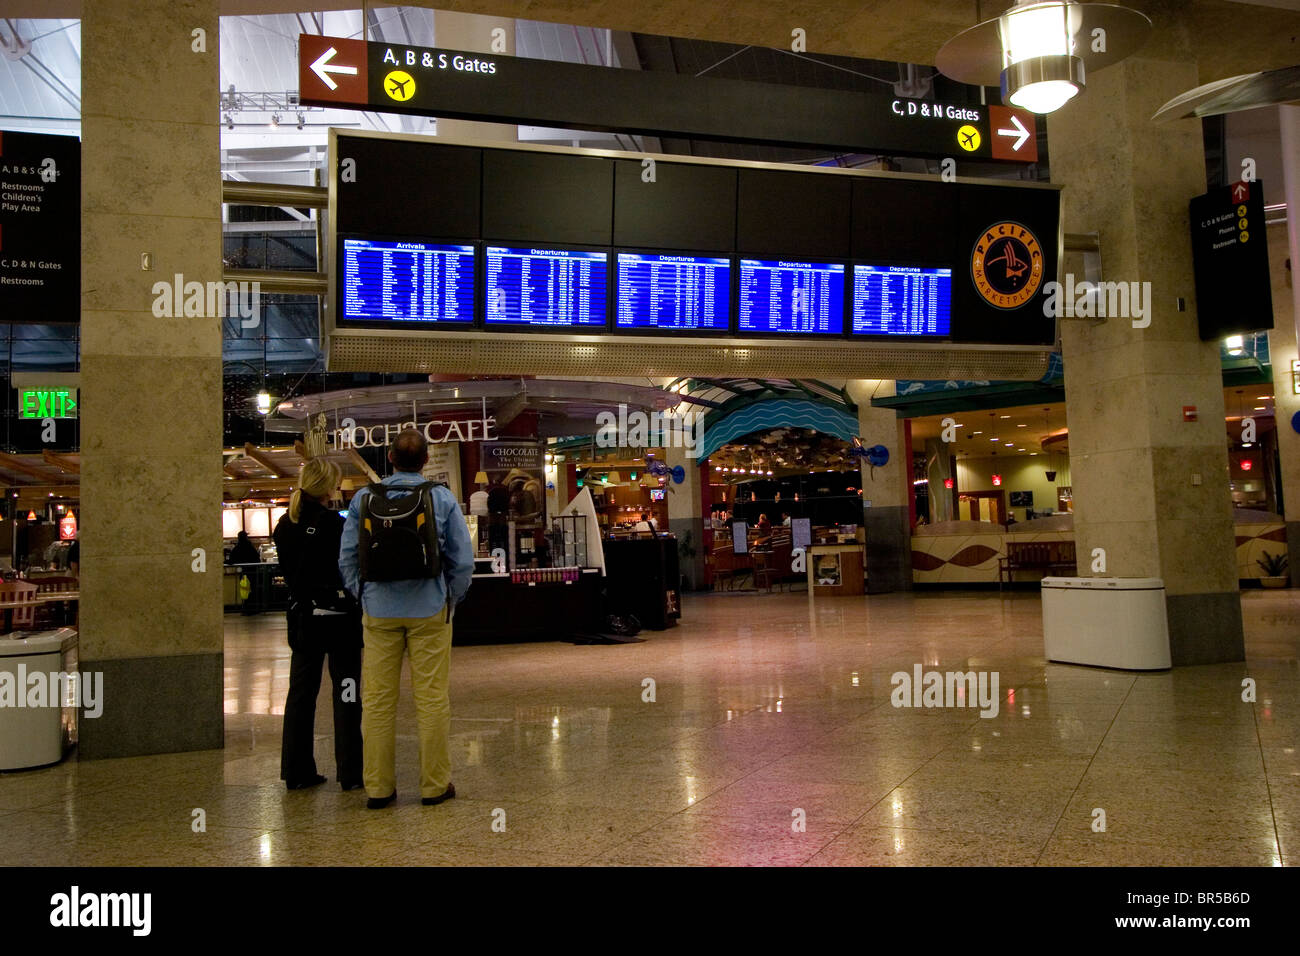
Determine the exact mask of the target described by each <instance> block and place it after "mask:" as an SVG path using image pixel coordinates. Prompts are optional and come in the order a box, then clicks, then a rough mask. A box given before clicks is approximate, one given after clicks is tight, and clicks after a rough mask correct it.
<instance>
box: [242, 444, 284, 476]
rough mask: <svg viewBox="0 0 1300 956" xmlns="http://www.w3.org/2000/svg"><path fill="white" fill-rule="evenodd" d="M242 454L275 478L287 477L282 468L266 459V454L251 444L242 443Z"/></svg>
mask: <svg viewBox="0 0 1300 956" xmlns="http://www.w3.org/2000/svg"><path fill="white" fill-rule="evenodd" d="M244 454H245V455H247V456H248V457H249V458H251V459H253V461H255V462H257V463H258V464H259V465H261V466H262V467H263V468H265V469H266V470H267V471H269V472H270V473H271V474H273V475H274V476H275V477H277V478H287V477H289V476H288V475H286V474H285V472H284V469H283V468H281V467H280V466H279V465H277V464H276V463H275V462H274V461H272V460H271V459H270V458H268V457H267V456H266V454H264V453H263V452H262V451H261V450H260V449H259V448H258V447H257V446H256V445H254V444H253V443H252V442H244Z"/></svg>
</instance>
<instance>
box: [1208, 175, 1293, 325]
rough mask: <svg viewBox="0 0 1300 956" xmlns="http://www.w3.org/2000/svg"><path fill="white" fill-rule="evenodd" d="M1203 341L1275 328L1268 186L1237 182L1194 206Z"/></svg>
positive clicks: (1213, 193)
mask: <svg viewBox="0 0 1300 956" xmlns="http://www.w3.org/2000/svg"><path fill="white" fill-rule="evenodd" d="M1190 212H1191V222H1192V267H1193V269H1194V270H1195V273H1196V319H1197V322H1198V323H1199V325H1200V332H1201V339H1202V340H1203V341H1207V342H1208V341H1212V340H1214V339H1220V338H1223V337H1225V336H1228V335H1241V334H1242V333H1245V332H1262V331H1264V330H1266V329H1271V328H1273V292H1272V282H1271V280H1270V278H1269V269H1268V239H1267V234H1268V229H1267V228H1266V226H1265V225H1264V184H1263V183H1262V182H1261V181H1259V180H1255V181H1254V182H1239V183H1233V184H1232V185H1231V186H1222V187H1220V188H1218V189H1212V190H1210V191H1209V192H1208V193H1206V194H1205V195H1203V196H1197V197H1196V198H1195V199H1193V200H1192V201H1191V203H1190Z"/></svg>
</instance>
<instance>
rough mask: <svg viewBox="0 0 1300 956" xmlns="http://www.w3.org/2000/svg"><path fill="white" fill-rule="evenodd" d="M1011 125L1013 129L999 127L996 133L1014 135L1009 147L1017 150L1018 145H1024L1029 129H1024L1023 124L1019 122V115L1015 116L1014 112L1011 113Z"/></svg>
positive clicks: (1018, 149) (1018, 148)
mask: <svg viewBox="0 0 1300 956" xmlns="http://www.w3.org/2000/svg"><path fill="white" fill-rule="evenodd" d="M1011 125H1012V126H1014V127H1015V129H1000V130H998V135H999V136H1013V137H1015V140H1016V141H1015V142H1014V143H1013V144H1012V145H1011V148H1012V149H1013V150H1015V151H1016V152H1019V151H1020V147H1021V146H1024V145H1025V140H1027V139H1029V130H1027V129H1025V124H1024V123H1022V122H1020V117H1018V116H1016V114H1015V113H1012V114H1011Z"/></svg>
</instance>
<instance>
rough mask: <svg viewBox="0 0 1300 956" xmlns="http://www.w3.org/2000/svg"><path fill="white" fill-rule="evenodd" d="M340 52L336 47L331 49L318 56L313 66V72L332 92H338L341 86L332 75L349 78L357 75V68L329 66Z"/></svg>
mask: <svg viewBox="0 0 1300 956" xmlns="http://www.w3.org/2000/svg"><path fill="white" fill-rule="evenodd" d="M338 52H339V51H338V50H336V49H334V47H330V48H329V49H328V50H326V51H325V52H324V53H322V54H321V55H320V56H318V57H317V58H316V62H315V63H313V64H312V65H311V70H312V72H313V73H315V74H316V75H317V76H319V77H320V79H321V82H322V83H324V84H325V85H326V86H328V87H329V88H330V89H331V90H337V89H338V88H339V85H338V84H337V83H335V82H334V77H332V76H330V74H331V73H338V74H341V75H347V76H356V75H357V68H356V67H355V66H339V65H337V64H336V65H333V66H331V65H329V62H330V60H332V59H334V55H335V54H336V53H338Z"/></svg>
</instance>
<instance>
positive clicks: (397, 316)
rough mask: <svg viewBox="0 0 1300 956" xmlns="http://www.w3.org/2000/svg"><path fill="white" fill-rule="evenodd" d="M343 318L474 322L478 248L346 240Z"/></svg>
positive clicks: (344, 251)
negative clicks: (475, 264)
mask: <svg viewBox="0 0 1300 956" xmlns="http://www.w3.org/2000/svg"><path fill="white" fill-rule="evenodd" d="M342 258H343V310H342V315H341V316H340V318H342V319H351V320H361V321H389V322H456V323H462V324H465V325H468V324H470V323H472V322H473V321H474V247H473V246H460V245H456V246H444V245H435V244H432V243H427V242H376V241H372V240H369V239H344V240H343V257H342Z"/></svg>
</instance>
